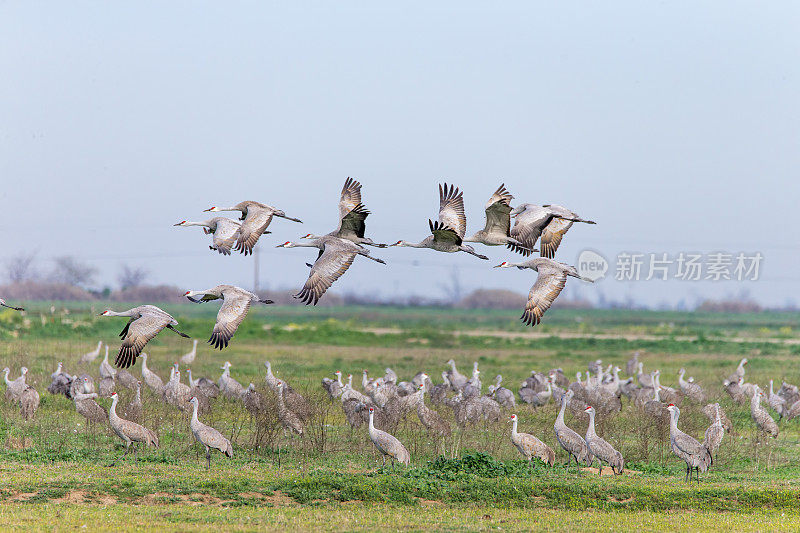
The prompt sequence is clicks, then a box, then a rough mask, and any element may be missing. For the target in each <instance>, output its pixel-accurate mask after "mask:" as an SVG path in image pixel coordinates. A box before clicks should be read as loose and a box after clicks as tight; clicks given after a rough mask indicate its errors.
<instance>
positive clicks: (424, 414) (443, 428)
mask: <svg viewBox="0 0 800 533" xmlns="http://www.w3.org/2000/svg"><path fill="white" fill-rule="evenodd" d="M426 388H427V385H426V384H425V382H422V383H420V384H419V390H420V393H421V394H420V395H419V397H418V398H417V417H418V418H419V421H420V422H422V425H423V426H425V429H427V430H428V432H429V433H433V434H435V435H439V436H440V437H446V436H449V435H450V433H451V429H450V424H448V423H447V422H445V420H444V419H443V418H442V416H441V415H440V414H439V413H438V412H437V411H434V410H433V409H431V408H429V407H428V406H427V405H425V391H426V390H427V389H426Z"/></svg>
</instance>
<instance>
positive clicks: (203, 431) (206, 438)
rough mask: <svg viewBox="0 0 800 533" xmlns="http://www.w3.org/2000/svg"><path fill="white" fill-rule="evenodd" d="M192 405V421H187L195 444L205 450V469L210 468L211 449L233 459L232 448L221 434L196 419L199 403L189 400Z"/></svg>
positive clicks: (193, 398)
mask: <svg viewBox="0 0 800 533" xmlns="http://www.w3.org/2000/svg"><path fill="white" fill-rule="evenodd" d="M189 403H190V404H192V419H191V420H190V421H189V427H190V428H191V430H192V434H193V435H194V438H195V440H196V441H197V442H199V443H200V444H202V445H203V446H205V448H206V469H208V468H211V448H214V449H215V450H219V451H220V452H222V453H223V454H224V455H227V456H228V457H233V446H231V441H229V440H228V439H226V438H225V437H223V436H222V433H220V432H219V431H217V430H216V429H214V428H212V427H211V426H207V425H205V424H203V423H202V422H200V420H198V418H197V408H198V406H199V405H200V402H199V401H198V399H197V398H196V397H192V399H191V400H189Z"/></svg>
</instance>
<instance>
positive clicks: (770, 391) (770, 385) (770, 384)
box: [769, 380, 775, 396]
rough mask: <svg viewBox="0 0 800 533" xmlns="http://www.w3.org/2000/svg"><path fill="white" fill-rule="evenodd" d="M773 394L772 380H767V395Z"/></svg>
mask: <svg viewBox="0 0 800 533" xmlns="http://www.w3.org/2000/svg"><path fill="white" fill-rule="evenodd" d="M773 394H775V392H774V389H773V388H772V380H769V395H770V396H772V395H773Z"/></svg>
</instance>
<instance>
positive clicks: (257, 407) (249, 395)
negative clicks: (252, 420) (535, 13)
mask: <svg viewBox="0 0 800 533" xmlns="http://www.w3.org/2000/svg"><path fill="white" fill-rule="evenodd" d="M242 404H244V408H245V409H247V410H248V411H249V412H250V414H251V415H252V416H254V417H257V416H259V415H260V414H261V413H262V412H264V410H265V409H266V405H267V402H266V400H265V399H264V396H263V395H262V394H261V393H260V392H258V391H257V390H256V386H255V385H254V384H253V383H250V385H248V386H247V389H245V391H244V394H242Z"/></svg>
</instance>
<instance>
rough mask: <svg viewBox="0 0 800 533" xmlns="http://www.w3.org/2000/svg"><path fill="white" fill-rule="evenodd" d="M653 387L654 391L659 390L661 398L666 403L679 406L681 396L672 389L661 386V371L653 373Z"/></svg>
mask: <svg viewBox="0 0 800 533" xmlns="http://www.w3.org/2000/svg"><path fill="white" fill-rule="evenodd" d="M653 385H654V387H655V388H656V389H660V390H661V392H660V394H661V397H662V398H663V399H664V401H665V402H667V403H674V404H675V405H680V403H681V400H682V399H683V397H682V396H681V394H680V393H679V392H678V391H676V390H675V389H673V388H672V387H667V386H664V385H662V384H661V371H660V370H656V371H655V372H654V373H653Z"/></svg>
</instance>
